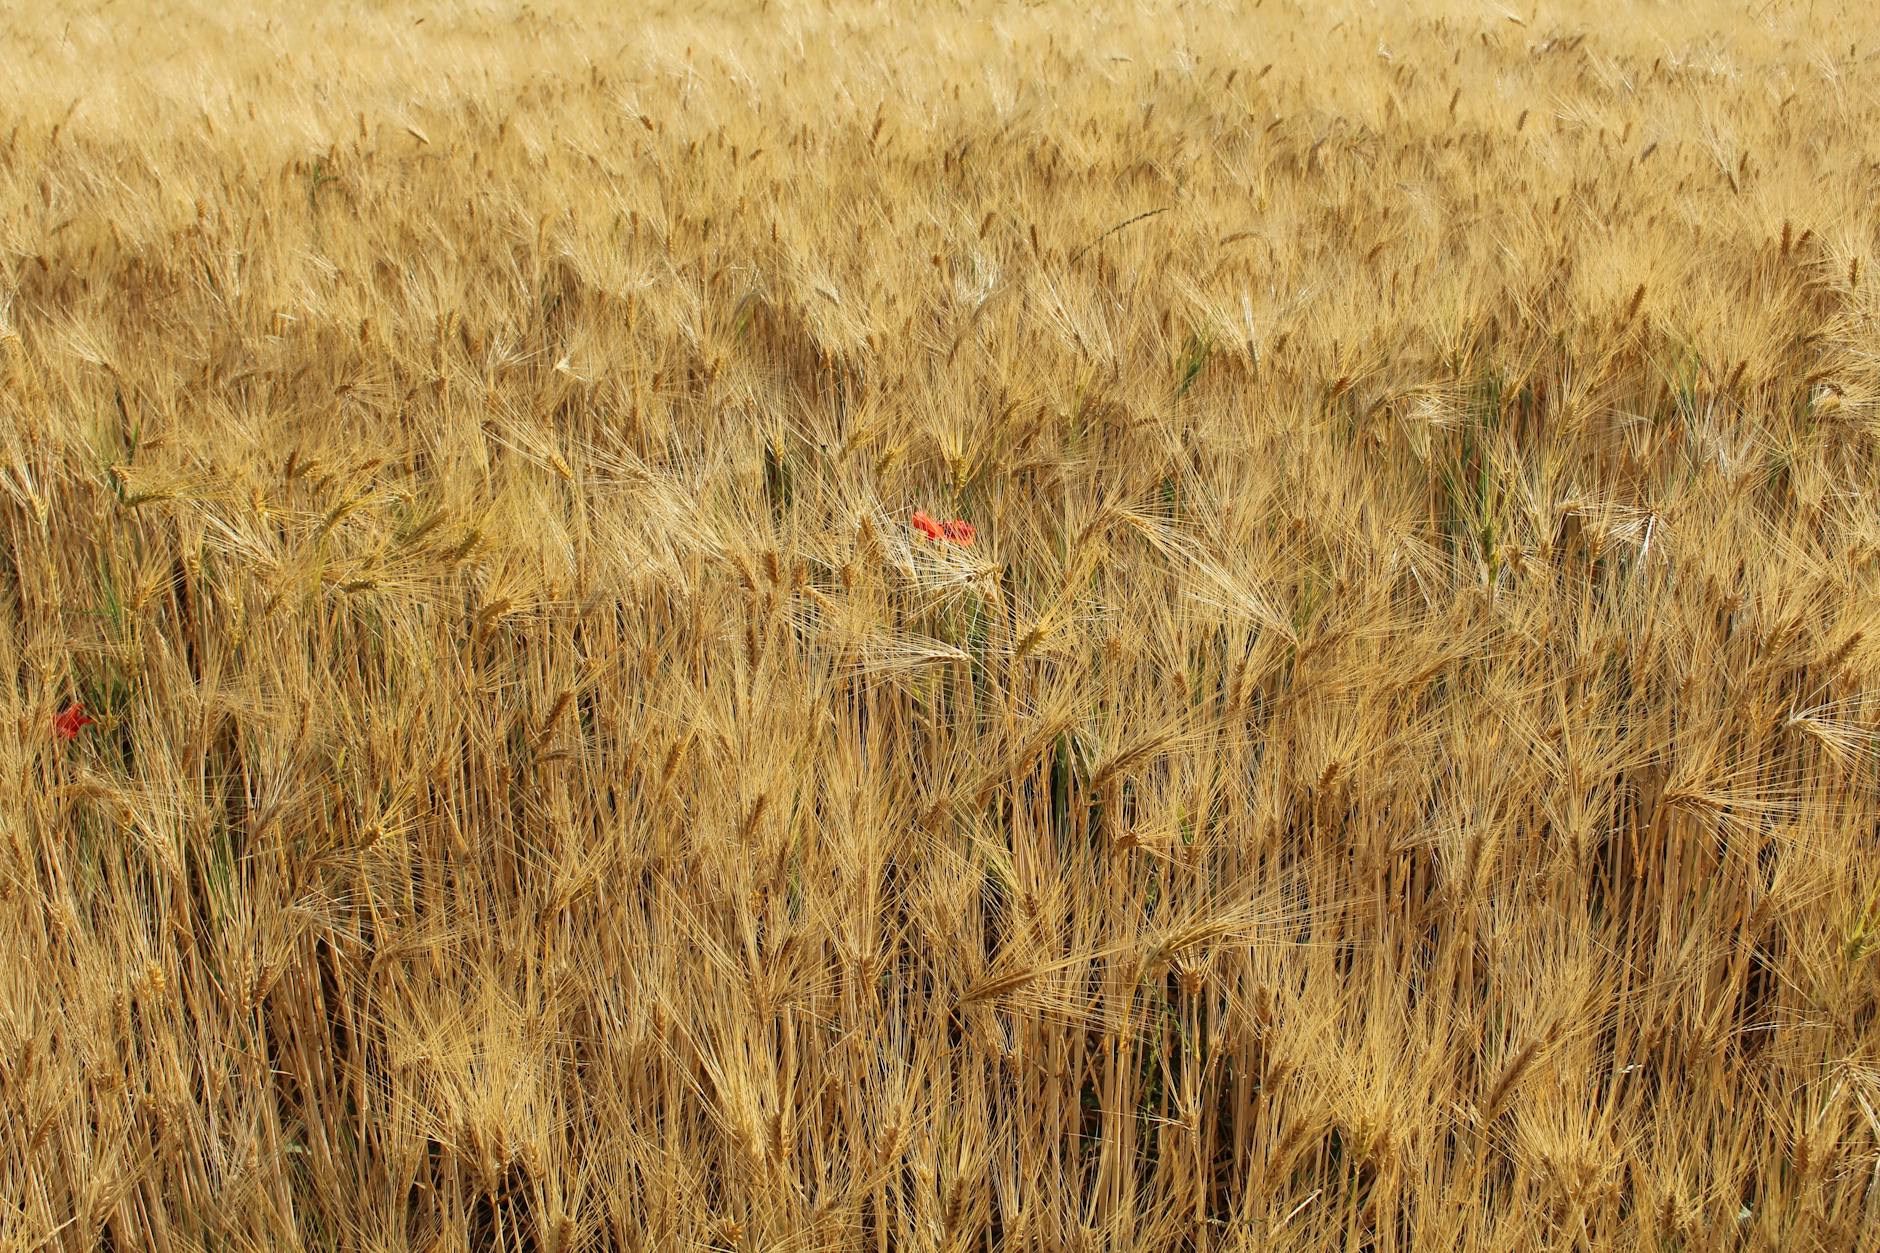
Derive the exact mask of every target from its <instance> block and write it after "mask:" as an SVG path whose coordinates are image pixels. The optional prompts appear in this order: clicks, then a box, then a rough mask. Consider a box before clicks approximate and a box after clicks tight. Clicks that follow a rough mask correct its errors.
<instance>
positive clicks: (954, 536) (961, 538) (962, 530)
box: [940, 518, 979, 548]
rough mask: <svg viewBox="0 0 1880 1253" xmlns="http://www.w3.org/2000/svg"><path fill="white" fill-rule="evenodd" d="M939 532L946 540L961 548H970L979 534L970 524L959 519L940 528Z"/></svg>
mask: <svg viewBox="0 0 1880 1253" xmlns="http://www.w3.org/2000/svg"><path fill="white" fill-rule="evenodd" d="M940 530H941V531H942V532H943V533H944V534H945V535H946V537H947V538H948V539H950V540H952V541H953V542H954V543H955V544H958V545H959V546H960V547H961V548H970V547H971V546H972V543H973V541H974V540H975V539H977V538H978V537H979V532H978V531H977V530H975V529H974V528H973V524H972V523H970V522H966V521H963V520H961V519H959V518H955V519H953V521H951V522H949V523H947V524H946V525H944V526H942V527H941V528H940Z"/></svg>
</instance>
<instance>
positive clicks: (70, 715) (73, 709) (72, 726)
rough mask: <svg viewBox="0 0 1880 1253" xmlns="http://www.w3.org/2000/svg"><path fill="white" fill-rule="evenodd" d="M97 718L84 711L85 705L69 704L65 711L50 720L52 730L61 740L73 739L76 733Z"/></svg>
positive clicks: (94, 722)
mask: <svg viewBox="0 0 1880 1253" xmlns="http://www.w3.org/2000/svg"><path fill="white" fill-rule="evenodd" d="M97 721H98V720H97V719H96V718H94V717H92V716H91V715H90V714H88V713H86V712H85V707H84V706H83V705H79V704H71V705H67V706H66V707H65V711H64V712H63V713H61V714H60V715H59V716H58V717H56V718H54V719H53V720H52V730H53V732H54V733H55V734H56V735H58V737H59V738H60V739H62V740H75V739H77V738H78V733H79V732H80V731H82V730H84V729H85V728H86V727H88V726H92V725H94V724H96V722H97Z"/></svg>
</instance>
